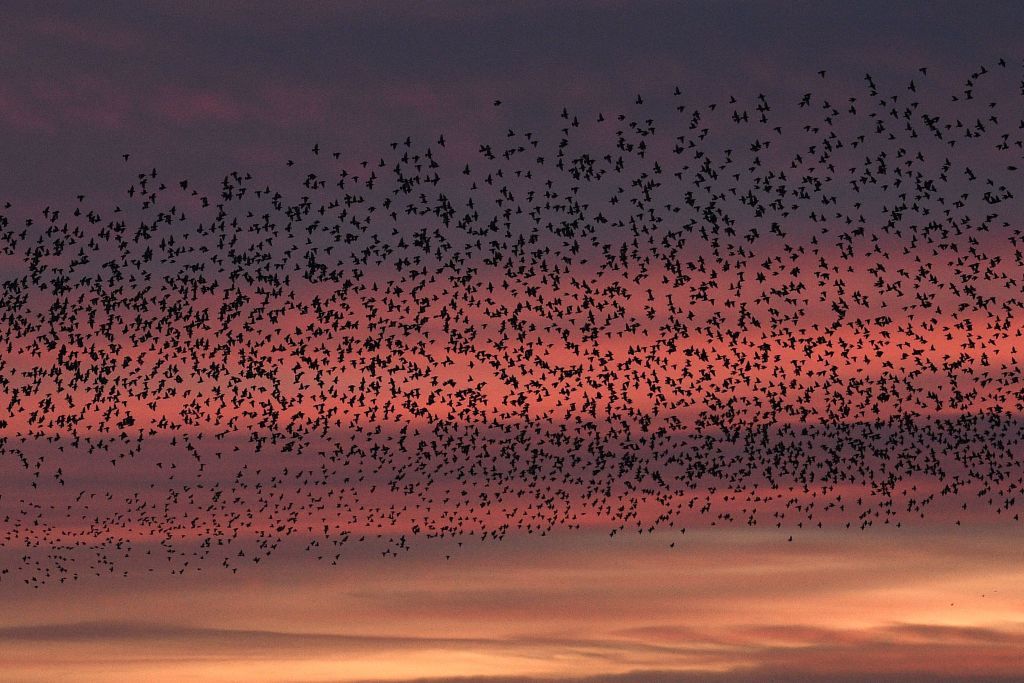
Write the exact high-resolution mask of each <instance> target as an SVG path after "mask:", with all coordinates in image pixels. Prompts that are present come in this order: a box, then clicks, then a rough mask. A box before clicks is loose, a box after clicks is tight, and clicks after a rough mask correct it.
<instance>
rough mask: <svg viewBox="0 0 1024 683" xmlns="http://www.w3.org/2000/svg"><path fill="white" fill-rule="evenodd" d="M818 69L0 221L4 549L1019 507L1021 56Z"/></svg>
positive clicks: (146, 176) (320, 543) (37, 558)
mask: <svg viewBox="0 0 1024 683" xmlns="http://www.w3.org/2000/svg"><path fill="white" fill-rule="evenodd" d="M828 73H831V72H828ZM817 75H818V77H819V78H816V79H815V81H816V82H817V83H825V84H826V85H827V86H830V89H829V94H827V95H826V94H823V93H814V92H807V93H806V94H803V95H802V96H801V97H797V98H790V99H789V100H787V101H785V102H783V103H781V104H776V103H775V100H776V99H777V98H776V97H775V96H773V97H771V98H770V97H769V96H767V95H765V94H758V95H756V96H750V97H743V98H740V97H735V96H730V97H728V98H724V97H723V98H721V101H719V102H716V103H711V104H708V105H705V106H694V105H693V104H692V103H689V102H685V101H684V100H683V97H684V95H683V92H682V89H681V88H676V89H675V92H674V94H673V95H671V97H672V103H671V109H670V111H671V112H672V114H671V115H672V117H673V118H672V119H671V120H668V121H659V123H658V125H655V121H654V118H653V116H651V115H649V112H645V111H644V107H645V106H650V104H651V102H652V101H653V100H654V99H656V98H651V97H648V98H646V99H647V102H648V104H647V105H645V98H643V97H641V96H639V95H638V96H637V97H636V99H635V103H631V104H630V105H629V106H627V107H625V109H626V111H624V112H623V113H616V114H607V115H606V114H605V113H597V112H590V113H586V112H572V111H570V109H569V108H568V107H566V108H563V109H562V110H561V113H560V115H557V114H556V116H559V117H558V118H557V119H556V120H555V125H554V126H552V132H553V137H552V138H550V139H551V140H552V141H553V143H546V142H544V140H545V139H546V134H541V133H538V132H525V131H515V130H508V131H507V134H505V133H503V134H502V138H501V141H500V142H497V143H491V144H487V143H485V144H480V145H479V151H478V153H476V154H473V155H472V158H465V157H461V158H460V157H459V156H458V152H455V151H452V149H451V148H452V147H453V146H451V145H447V146H446V140H445V137H444V136H443V135H442V136H439V137H438V138H437V140H436V142H435V143H432V144H429V145H416V144H414V142H413V140H412V139H411V138H408V137H406V138H404V139H399V140H398V141H396V142H394V143H392V144H391V145H390V149H387V150H386V151H385V154H384V155H382V156H380V157H377V158H374V159H366V160H363V161H354V162H352V163H349V164H344V162H343V161H342V158H343V157H344V156H345V155H344V154H343V153H342V152H334V153H333V154H331V155H328V154H327V153H326V152H325V153H324V155H321V154H320V152H321V151H323V150H322V148H321V147H320V145H319V144H317V145H314V146H313V147H312V150H311V152H312V153H311V156H310V158H309V159H307V161H306V162H302V161H296V160H292V161H289V162H288V166H289V167H292V168H293V169H295V168H303V164H304V163H305V164H306V165H307V168H306V169H305V170H303V171H302V172H301V173H300V174H299V176H298V177H297V178H298V179H297V182H296V183H295V187H271V186H269V185H268V184H266V183H261V182H259V181H257V180H256V179H255V178H253V177H252V176H251V175H250V174H247V173H243V172H231V173H229V174H227V175H226V176H225V177H224V179H223V182H222V184H221V185H220V187H219V188H218V189H217V191H216V192H211V193H205V192H203V191H202V190H200V189H199V188H198V187H196V186H195V184H194V183H191V182H190V181H189V180H170V181H168V180H165V179H164V178H163V177H161V175H160V174H159V173H158V172H157V170H156V169H152V170H147V171H144V172H141V173H138V175H137V177H135V178H134V181H133V182H132V184H131V187H129V188H128V190H127V195H126V197H125V199H124V200H123V202H122V204H123V205H122V206H116V207H113V208H108V209H98V208H90V207H88V205H87V203H86V201H85V199H86V198H85V197H84V196H81V195H79V196H78V197H77V201H76V202H75V203H74V205H73V207H71V208H68V209H55V208H52V207H46V208H45V209H44V210H43V211H42V212H41V214H38V215H33V216H21V217H17V218H15V217H14V216H12V215H4V216H2V217H0V264H2V268H0V405H2V409H0V481H2V484H0V520H2V522H0V550H2V554H0V558H3V559H2V560H0V561H2V564H0V571H2V573H0V579H2V578H4V577H7V578H13V577H14V576H19V577H20V578H21V579H22V580H24V581H25V582H28V583H30V584H33V585H41V584H42V583H45V582H47V581H61V582H64V581H70V580H75V579H78V578H80V577H81V576H83V575H85V574H88V573H94V574H104V573H106V574H109V573H118V574H121V573H127V572H128V571H130V570H132V569H133V568H140V567H144V568H145V569H146V570H148V571H159V570H160V567H161V565H162V566H164V567H167V568H169V569H170V571H175V572H183V571H187V570H199V569H202V568H203V567H204V566H208V565H210V564H214V565H222V566H223V567H226V568H228V569H231V570H235V571H237V569H238V568H239V567H241V566H244V565H246V564H252V563H258V562H261V561H264V560H266V558H268V557H269V556H271V555H272V554H273V553H274V552H275V551H279V550H280V549H282V548H284V547H285V546H286V545H287V544H297V545H298V546H301V547H302V548H304V549H305V550H306V551H308V552H309V553H310V555H312V556H313V557H316V558H319V559H322V560H326V561H330V562H340V561H342V558H343V556H344V551H345V546H346V545H347V544H348V545H351V544H353V543H358V542H360V541H364V542H370V541H375V542H377V543H379V544H380V545H379V547H378V550H379V552H380V553H381V554H383V555H385V556H396V555H400V554H401V553H403V552H405V551H408V549H409V548H410V547H411V543H412V542H413V539H415V538H432V539H440V538H445V539H449V541H450V543H451V545H452V547H456V546H455V544H459V545H461V544H462V543H464V542H465V541H467V540H468V539H469V538H474V539H480V540H499V539H502V538H504V537H506V536H508V535H509V534H514V533H523V534H548V533H551V532H552V531H554V530H569V529H578V528H581V527H584V526H602V525H603V526H604V527H605V528H606V529H607V530H608V531H609V532H610V533H612V534H618V533H623V532H625V531H636V532H640V533H651V532H654V531H656V530H659V529H662V530H664V529H676V530H677V532H681V531H683V530H684V529H685V527H686V526H688V525H690V526H692V525H696V524H710V525H725V524H740V525H751V526H754V525H764V524H768V525H771V526H774V527H780V528H781V527H783V526H788V527H791V528H793V527H795V528H800V527H808V526H814V527H819V526H823V525H834V526H840V527H843V528H860V529H864V528H867V527H869V526H872V525H875V524H894V525H899V524H902V523H903V522H904V521H906V520H908V519H914V518H920V517H923V516H924V514H925V512H926V510H935V511H936V514H939V513H941V514H945V515H950V520H951V521H955V523H957V524H959V523H960V518H961V517H962V516H963V515H964V514H966V512H965V511H967V510H968V504H970V505H972V506H975V507H979V508H981V509H982V511H984V512H985V513H990V514H993V515H1004V516H1006V517H1012V518H1013V519H1017V518H1018V516H1017V512H1016V507H1015V506H1016V498H1017V495H1018V493H1019V491H1020V488H1021V486H1022V485H1024V472H1022V467H1021V458H1020V453H1021V448H1022V447H1021V439H1022V435H1024V422H1022V421H1021V419H1020V413H1021V410H1022V408H1024V375H1022V373H1021V371H1020V367H1019V361H1020V352H1019V350H1018V348H1017V347H1018V346H1020V345H1021V344H1022V341H1021V334H1022V332H1021V330H1022V328H1024V321H1022V320H1019V319H1018V316H1020V315H1021V310H1022V307H1024V251H1022V244H1021V242H1022V239H1024V234H1022V229H1024V223H1021V221H1020V217H1021V215H1022V214H1021V213H1020V206H1019V205H1018V204H1017V203H1016V198H1015V196H1014V191H1015V188H1016V184H1015V178H1016V177H1017V174H1018V167H1019V166H1021V162H1022V157H1024V119H1021V118H1020V111H1021V103H1022V102H1024V81H1022V80H1021V79H1020V74H1019V73H1016V74H1014V73H1013V69H1012V68H1011V67H1009V66H1007V64H1006V62H1005V61H1002V60H1000V61H999V62H998V63H996V64H993V65H991V68H985V67H981V68H979V69H977V70H976V71H975V72H974V73H972V74H971V75H970V78H968V79H967V80H966V82H965V83H964V84H963V85H962V87H959V88H957V90H956V92H955V93H952V94H951V95H950V94H946V95H945V96H938V95H934V92H935V91H937V90H938V91H941V90H942V89H943V87H944V86H943V84H941V83H940V84H933V83H931V82H930V80H929V79H930V78H931V77H929V76H928V71H927V69H925V68H922V69H920V70H919V72H915V74H914V75H915V79H916V81H915V80H911V81H910V82H909V84H906V85H902V86H897V87H893V88H889V89H886V88H883V87H882V86H881V85H879V84H878V83H876V79H875V78H873V77H872V76H871V75H867V76H866V77H865V78H864V80H863V83H862V84H859V85H858V86H856V87H854V88H853V90H852V91H850V92H846V93H845V94H842V95H835V94H832V91H833V90H842V89H843V86H834V87H833V86H831V85H830V84H831V81H830V80H829V78H831V76H830V77H829V78H827V77H826V75H827V72H826V71H819V72H818V74H817ZM1018 81H1019V84H1018ZM930 94H931V95H930ZM929 97H931V99H929ZM1007 98H1009V101H1007ZM770 100H772V103H771V104H770ZM630 101H631V102H632V99H630ZM493 104H494V106H498V105H500V104H501V101H500V100H494V103H493ZM502 111H504V110H502ZM123 159H124V163H128V161H129V159H130V156H129V155H128V154H125V155H124V157H123ZM332 163H333V164H336V165H333V166H332V165H331V164H332ZM290 173H295V171H291V172H290ZM11 210H12V207H11V206H10V205H9V204H8V205H7V206H6V209H5V212H6V213H7V214H10V213H11ZM790 539H792V536H790ZM672 545H674V543H673V544H672Z"/></svg>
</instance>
